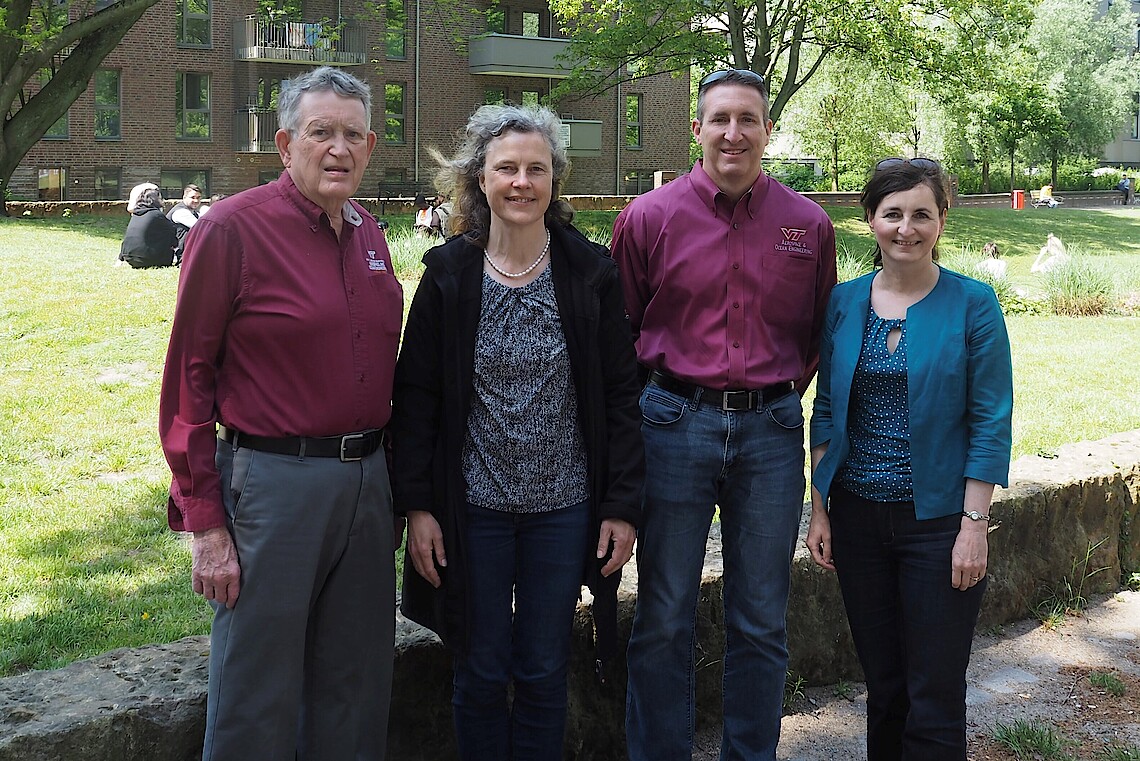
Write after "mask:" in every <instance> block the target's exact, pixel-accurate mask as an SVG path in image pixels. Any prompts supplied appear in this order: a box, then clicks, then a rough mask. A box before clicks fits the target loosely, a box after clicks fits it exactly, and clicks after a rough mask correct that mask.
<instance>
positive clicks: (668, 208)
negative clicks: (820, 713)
mask: <svg viewBox="0 0 1140 761" xmlns="http://www.w3.org/2000/svg"><path fill="white" fill-rule="evenodd" d="M692 128H693V134H694V135H695V136H696V138H697V141H698V142H699V143H700V144H701V148H702V153H703V158H702V159H701V161H699V162H697V164H696V166H694V167H693V169H692V171H691V172H690V173H689V174H688V175H686V176H684V177H681V178H679V179H677V180H675V181H673V182H671V183H669V184H668V185H665V186H664V187H662V188H660V189H658V190H654V191H653V192H651V193H647V194H645V195H643V196H641V197H640V198H638V199H636V200H635V201H634V202H633V203H631V204H630V205H629V206H628V207H626V209H625V210H624V211H623V212H622V213H621V214H620V215H619V216H618V218H617V220H616V221H615V223H614V236H613V255H614V258H615V259H616V260H617V262H618V265H619V267H620V269H621V276H622V286H623V290H624V292H625V299H626V307H627V309H628V311H629V316H630V321H631V324H632V327H633V331H634V336H635V338H636V340H637V356H638V361H639V362H640V363H641V365H642V367H643V368H644V370H645V371H646V372H647V373H648V381H649V382H648V385H647V386H646V388H645V391H644V392H643V394H642V398H641V409H642V417H643V423H642V434H643V436H644V439H645V453H646V463H647V474H646V476H647V477H646V484H645V504H644V523H643V527H642V530H641V532H640V534H639V536H638V550H637V571H638V597H637V613H636V616H635V618H634V624H633V634H632V637H631V639H630V643H629V657H628V665H629V697H628V703H627V714H626V731H627V737H628V743H629V757H630V759H631V761H680V760H681V759H684V760H685V761H688V760H689V759H690V758H691V755H692V738H693V729H694V726H693V722H694V716H695V715H696V714H695V712H694V710H693V709H694V707H693V700H694V681H695V670H694V659H693V641H694V639H695V627H696V621H695V614H696V606H697V596H698V594H699V590H700V581H701V568H702V565H703V561H704V553H705V543H706V541H707V539H708V533H709V526H710V523H711V521H712V519H713V512H714V508H715V507H716V506H719V507H720V521H721V542H722V550H723V557H724V618H725V632H726V637H725V639H726V641H725V657H724V684H723V693H724V734H723V740H722V745H721V759H723V761H737V760H741V759H748V760H749V761H759V760H762V759H767V760H769V761H774V759H775V758H776V745H777V743H778V741H779V738H780V708H781V700H782V696H783V689H784V677H785V674H786V671H787V662H788V653H787V646H786V637H785V624H784V621H785V612H786V609H787V603H788V584H789V580H790V567H791V560H792V553H793V551H794V547H795V541H796V537H797V534H798V528H799V520H800V514H801V512H802V509H803V498H804V432H803V422H804V421H803V413H802V411H801V407H800V394H801V393H802V392H803V391H804V389H805V388H806V387H807V385H808V383H809V382H810V381H811V378H812V375H813V373H814V371H815V366H816V363H817V359H818V347H819V337H820V331H821V328H822V325H823V315H824V309H825V308H826V306H827V300H828V296H829V295H830V293H831V288H832V286H833V285H834V284H835V232H834V230H833V229H832V226H831V222H830V221H829V220H828V218H827V215H826V214H824V212H823V210H822V209H820V207H819V206H817V205H816V204H814V203H812V202H811V201H808V200H807V199H805V198H803V197H802V196H800V195H798V194H797V193H795V192H793V191H792V190H790V189H788V188H786V187H784V186H783V185H781V184H780V183H778V182H776V181H775V180H772V179H770V178H769V177H767V176H766V175H765V174H764V173H763V172H762V171H761V159H762V158H763V155H764V149H765V148H766V147H767V145H768V139H769V137H770V136H771V132H772V122H771V121H770V120H769V118H768V93H767V88H766V86H765V82H764V78H763V77H761V76H760V75H758V74H755V73H753V72H751V71H744V70H736V69H727V70H724V71H718V72H715V73H713V74H710V75H709V76H707V77H705V78H704V79H703V80H702V81H701V84H700V89H699V95H698V101H697V118H696V119H694V120H693V124H692Z"/></svg>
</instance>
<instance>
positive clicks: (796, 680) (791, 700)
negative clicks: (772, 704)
mask: <svg viewBox="0 0 1140 761" xmlns="http://www.w3.org/2000/svg"><path fill="white" fill-rule="evenodd" d="M806 685H807V681H806V680H805V679H804V678H803V677H802V676H799V675H798V674H795V673H793V672H791V671H789V672H788V676H787V678H786V679H785V680H784V703H783V708H784V713H788V712H789V711H791V710H792V709H794V708H795V707H796V704H797V703H799V702H800V701H801V700H803V699H804V687H805V686H806Z"/></svg>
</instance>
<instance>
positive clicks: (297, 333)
mask: <svg viewBox="0 0 1140 761" xmlns="http://www.w3.org/2000/svg"><path fill="white" fill-rule="evenodd" d="M370 110H371V96H370V92H369V89H368V86H367V85H365V84H364V83H362V82H360V81H359V80H358V79H356V78H355V77H352V76H350V75H348V74H345V73H343V72H341V71H338V70H336V69H332V68H329V67H324V68H321V69H317V70H315V71H312V72H309V73H307V74H305V75H303V76H301V77H298V78H296V79H294V80H293V81H292V82H291V83H290V85H289V86H288V87H287V88H286V89H285V90H284V91H283V92H282V93H281V95H280V98H279V120H280V126H281V129H280V130H279V131H278V132H277V136H276V142H277V147H278V149H279V152H280V154H281V159H282V161H283V163H284V165H285V171H284V172H283V173H282V175H281V177H280V179H278V180H277V181H276V182H274V183H270V184H269V185H265V186H262V187H259V188H254V189H252V190H248V191H246V192H244V193H239V194H237V195H235V196H232V197H230V198H227V199H224V200H222V201H220V202H218V203H217V204H215V206H214V208H213V209H212V210H211V212H210V214H209V216H206V217H202V218H201V219H199V220H198V222H197V224H195V226H194V227H193V228H192V230H191V231H190V233H189V234H188V235H187V239H186V254H185V257H184V260H183V265H182V276H181V281H180V283H179V289H178V303H177V306H176V308H175V314H174V324H173V329H172V331H171V337H170V347H169V350H168V354H167V360H166V371H165V375H164V377H163V383H162V397H161V400H160V408H159V427H160V435H161V438H162V445H163V449H164V451H165V453H166V458H167V461H168V462H169V463H170V467H171V470H172V471H173V474H174V481H173V484H172V485H171V488H170V496H171V499H170V503H169V508H168V512H169V522H170V526H171V527H172V528H174V529H175V530H179V531H187V532H192V533H193V543H192V553H191V554H192V570H191V577H192V584H193V588H194V591H195V592H197V593H199V594H201V595H203V596H204V597H205V598H206V599H207V600H209V601H210V603H211V605H212V606H213V608H214V614H215V615H214V624H213V627H212V630H211V650H210V684H209V694H208V701H207V716H206V739H205V749H204V752H203V758H204V759H215V760H216V761H230V760H231V759H281V760H282V761H284V760H285V759H289V760H290V761H292V759H294V758H296V759H313V758H320V759H333V758H337V759H339V758H343V759H349V758H351V759H361V760H364V759H369V760H372V759H375V760H377V761H379V760H380V759H382V758H383V757H384V751H385V744H386V728H387V714H388V699H389V693H390V684H391V675H392V653H393V636H394V620H393V616H394V610H395V578H394V568H393V561H392V556H391V554H390V553H391V551H392V549H393V547H394V542H395V536H394V534H395V531H394V527H393V520H392V506H391V493H390V488H389V485H388V472H387V466H386V463H385V455H384V450H383V447H382V446H379V445H380V443H381V442H382V440H383V437H382V434H381V433H380V431H381V430H382V429H383V428H384V426H385V425H387V423H388V418H389V416H390V413H391V396H392V375H393V371H394V367H395V361H396V349H397V343H398V339H399V334H400V321H401V317H402V306H403V299H402V294H401V289H400V284H399V281H397V280H396V277H395V274H394V272H393V269H392V260H391V257H390V256H389V253H388V247H387V244H386V242H385V239H384V235H383V233H382V231H381V230H380V229H379V227H378V225H377V223H376V220H375V219H373V218H372V216H370V215H369V214H368V212H366V211H365V210H364V209H363V208H361V207H360V206H359V205H357V204H355V203H353V202H352V201H351V200H350V197H351V196H352V194H353V193H355V192H356V189H357V187H358V186H359V184H360V180H361V177H362V175H363V173H364V169H365V167H366V166H367V164H368V159H369V157H370V155H371V153H372V150H373V148H374V146H375V144H376V135H375V133H374V132H372V131H371V130H370V128H369V114H370ZM219 426H222V427H221V428H219ZM219 436H220V437H221V438H219Z"/></svg>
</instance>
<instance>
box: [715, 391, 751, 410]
mask: <svg viewBox="0 0 1140 761" xmlns="http://www.w3.org/2000/svg"><path fill="white" fill-rule="evenodd" d="M755 394H756V392H755V391H725V392H724V396H723V397H722V398H721V402H720V408H721V410H723V411H724V412H746V411H748V410H750V409H752V408H753V407H754V406H755V405H754V403H753V399H754V395H755ZM741 398H742V399H743V406H741V405H740V404H739V403H735V402H733V401H731V400H734V399H741Z"/></svg>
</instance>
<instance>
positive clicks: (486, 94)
mask: <svg viewBox="0 0 1140 761" xmlns="http://www.w3.org/2000/svg"><path fill="white" fill-rule="evenodd" d="M506 102H507V91H506V90H504V89H503V88H502V87H488V88H486V89H485V90H483V105H485V106H498V105H502V104H503V103H506Z"/></svg>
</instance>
